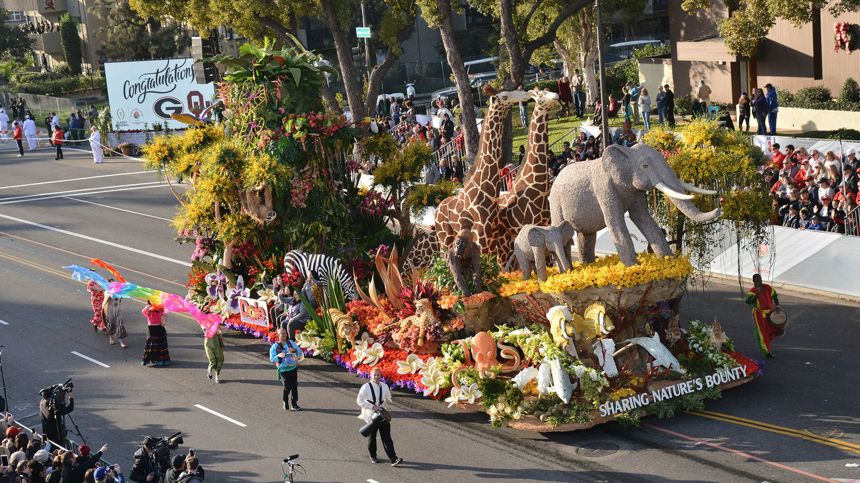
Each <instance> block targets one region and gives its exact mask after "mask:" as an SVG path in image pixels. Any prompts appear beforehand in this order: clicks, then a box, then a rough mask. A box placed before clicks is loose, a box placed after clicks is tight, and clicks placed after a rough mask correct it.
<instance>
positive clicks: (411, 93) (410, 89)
mask: <svg viewBox="0 0 860 483" xmlns="http://www.w3.org/2000/svg"><path fill="white" fill-rule="evenodd" d="M406 97H407V98H408V99H409V100H410V101H415V81H412V82H410V83H409V84H406Z"/></svg>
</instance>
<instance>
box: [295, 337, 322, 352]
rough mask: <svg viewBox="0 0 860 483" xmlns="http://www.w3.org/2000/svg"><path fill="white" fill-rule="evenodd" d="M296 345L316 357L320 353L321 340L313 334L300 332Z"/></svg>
mask: <svg viewBox="0 0 860 483" xmlns="http://www.w3.org/2000/svg"><path fill="white" fill-rule="evenodd" d="M296 344H297V345H298V346H299V347H301V348H302V349H304V350H306V351H308V352H309V353H310V354H311V355H312V356H315V355H317V352H319V344H320V338H319V337H317V336H315V335H314V334H313V333H312V332H299V334H298V335H297V336H296Z"/></svg>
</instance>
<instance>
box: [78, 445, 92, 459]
mask: <svg viewBox="0 0 860 483" xmlns="http://www.w3.org/2000/svg"><path fill="white" fill-rule="evenodd" d="M78 454H79V455H81V456H89V455H90V447H89V446H87V445H85V444H82V445H81V446H80V447H79V448H78Z"/></svg>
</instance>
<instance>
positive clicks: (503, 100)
mask: <svg viewBox="0 0 860 483" xmlns="http://www.w3.org/2000/svg"><path fill="white" fill-rule="evenodd" d="M529 99H530V96H529V94H528V93H527V92H525V91H502V92H497V93H495V94H493V97H491V98H490V106H496V107H501V108H509V107H511V106H514V105H517V104H519V103H520V102H529Z"/></svg>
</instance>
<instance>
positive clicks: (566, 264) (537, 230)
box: [513, 222, 574, 282]
mask: <svg viewBox="0 0 860 483" xmlns="http://www.w3.org/2000/svg"><path fill="white" fill-rule="evenodd" d="M573 235H574V230H573V227H572V226H571V225H570V224H569V223H564V222H562V223H560V224H559V225H558V226H536V225H524V226H523V227H522V228H520V232H519V234H517V237H516V239H515V240H514V255H513V256H514V258H516V260H517V264H518V265H519V266H520V271H521V272H522V274H523V280H528V279H530V278H531V276H532V272H535V273H537V278H538V280H540V281H541V282H545V281H546V257H547V251H549V253H552V254H553V255H555V258H556V259H557V260H558V268H559V270H560V271H562V272H566V271H568V270H570V260H568V258H567V254H568V253H570V246H571V242H572V241H573Z"/></svg>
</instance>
